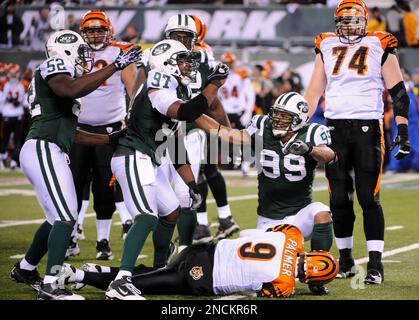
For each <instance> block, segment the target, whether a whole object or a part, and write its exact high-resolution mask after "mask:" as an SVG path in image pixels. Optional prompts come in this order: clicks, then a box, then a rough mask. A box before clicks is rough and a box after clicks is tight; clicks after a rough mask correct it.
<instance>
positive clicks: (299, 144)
mask: <svg viewBox="0 0 419 320" xmlns="http://www.w3.org/2000/svg"><path fill="white" fill-rule="evenodd" d="M311 151H313V146H312V145H311V143H309V142H308V143H305V142H304V141H301V140H295V141H293V142H292V143H290V144H289V145H288V146H287V147H286V148H285V149H284V155H287V154H290V153H292V154H295V155H298V156H302V155H305V154H308V153H310V152H311Z"/></svg>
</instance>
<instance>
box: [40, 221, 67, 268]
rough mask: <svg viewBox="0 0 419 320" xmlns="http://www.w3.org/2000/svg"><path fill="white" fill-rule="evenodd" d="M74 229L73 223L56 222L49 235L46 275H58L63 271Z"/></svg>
mask: <svg viewBox="0 0 419 320" xmlns="http://www.w3.org/2000/svg"><path fill="white" fill-rule="evenodd" d="M72 231H73V225H72V224H69V223H65V222H63V221H55V222H54V225H53V226H52V229H51V232H50V233H49V237H48V261H47V270H46V272H45V275H48V276H56V275H57V273H58V272H60V271H61V266H62V265H63V263H64V258H65V252H66V251H67V248H68V245H69V243H70V237H71V232H72Z"/></svg>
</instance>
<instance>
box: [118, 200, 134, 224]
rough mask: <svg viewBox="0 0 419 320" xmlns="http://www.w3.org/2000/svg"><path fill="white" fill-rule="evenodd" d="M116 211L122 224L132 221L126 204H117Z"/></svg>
mask: <svg viewBox="0 0 419 320" xmlns="http://www.w3.org/2000/svg"><path fill="white" fill-rule="evenodd" d="M115 207H116V210H118V213H119V216H120V217H121V222H122V223H126V222H127V221H128V220H132V217H131V215H130V214H129V212H128V209H127V206H126V205H125V203H124V202H115Z"/></svg>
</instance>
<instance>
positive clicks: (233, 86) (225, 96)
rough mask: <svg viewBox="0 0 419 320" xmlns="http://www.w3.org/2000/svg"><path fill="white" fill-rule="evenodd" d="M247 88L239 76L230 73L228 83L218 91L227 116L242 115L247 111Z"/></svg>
mask: <svg viewBox="0 0 419 320" xmlns="http://www.w3.org/2000/svg"><path fill="white" fill-rule="evenodd" d="M245 88H246V86H245V82H244V81H243V78H242V77H241V76H240V75H239V74H237V73H235V72H231V73H229V75H228V77H227V80H226V82H225V83H224V84H223V85H222V86H221V88H220V89H219V90H218V98H219V99H220V101H221V102H222V104H223V106H224V110H225V112H226V113H227V114H237V113H242V112H243V111H245V110H246V98H245V94H244V90H245Z"/></svg>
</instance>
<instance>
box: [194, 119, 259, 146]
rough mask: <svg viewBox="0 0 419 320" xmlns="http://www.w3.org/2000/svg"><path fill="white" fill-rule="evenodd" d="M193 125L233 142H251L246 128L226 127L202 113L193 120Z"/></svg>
mask: <svg viewBox="0 0 419 320" xmlns="http://www.w3.org/2000/svg"><path fill="white" fill-rule="evenodd" d="M195 125H196V126H197V127H198V128H200V129H202V130H204V131H205V133H207V134H209V135H217V136H218V137H219V138H220V139H222V140H224V141H226V142H228V143H234V144H251V143H252V140H251V138H250V135H249V134H248V133H247V131H246V130H238V129H232V128H230V127H226V126H223V125H221V124H220V123H218V122H217V121H215V120H214V119H212V118H211V117H208V116H207V115H205V114H203V115H202V116H200V117H199V118H198V119H196V120H195Z"/></svg>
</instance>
